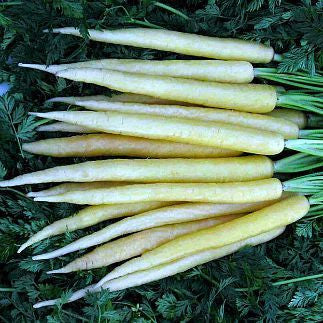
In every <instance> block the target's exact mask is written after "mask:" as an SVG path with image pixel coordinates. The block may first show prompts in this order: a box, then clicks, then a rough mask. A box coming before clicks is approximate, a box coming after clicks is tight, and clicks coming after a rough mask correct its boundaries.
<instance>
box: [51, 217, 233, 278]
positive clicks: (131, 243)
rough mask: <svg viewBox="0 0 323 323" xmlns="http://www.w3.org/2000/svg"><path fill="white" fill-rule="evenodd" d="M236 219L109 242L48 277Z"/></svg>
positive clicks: (103, 262)
mask: <svg viewBox="0 0 323 323" xmlns="http://www.w3.org/2000/svg"><path fill="white" fill-rule="evenodd" d="M234 218H236V217H235V216H222V217H216V218H210V219H204V220H198V221H191V222H185V223H177V224H170V225H164V226H160V227H156V228H153V229H149V230H145V231H140V232H137V233H134V234H131V235H129V236H127V237H124V238H120V239H118V240H114V241H111V242H108V243H106V244H104V245H102V246H100V247H97V248H96V249H94V250H93V251H91V252H89V253H87V254H85V255H84V256H82V257H80V258H77V259H75V260H73V261H72V262H70V263H69V264H67V265H66V266H64V267H63V268H60V269H58V270H53V271H50V272H48V274H58V273H59V274H62V273H70V272H73V271H78V270H88V269H93V268H100V267H105V266H108V265H111V264H113V263H116V262H120V261H122V260H125V259H129V258H132V257H135V256H138V255H141V254H142V253H144V252H146V251H148V250H152V249H154V248H156V247H158V246H160V245H161V244H163V243H165V242H167V241H170V240H172V239H174V238H176V237H179V236H181V235H184V234H186V233H190V232H194V231H197V230H201V229H204V228H208V227H211V226H213V225H216V224H220V223H224V222H225V221H230V220H232V219H234Z"/></svg>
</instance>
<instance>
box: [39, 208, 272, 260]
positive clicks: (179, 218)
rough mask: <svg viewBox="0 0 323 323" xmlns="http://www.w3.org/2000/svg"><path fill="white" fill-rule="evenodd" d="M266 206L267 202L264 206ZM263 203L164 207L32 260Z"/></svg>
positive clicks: (117, 223)
mask: <svg viewBox="0 0 323 323" xmlns="http://www.w3.org/2000/svg"><path fill="white" fill-rule="evenodd" d="M267 203H268V202H267ZM267 203H259V204H254V203H249V204H239V205H236V204H208V203H184V204H180V205H173V206H167V207H163V208H159V209H155V210H151V211H147V212H144V213H141V214H138V215H135V216H132V217H128V218H126V219H123V220H121V221H119V222H115V223H113V224H111V225H109V226H107V227H105V228H103V229H101V230H99V231H97V232H94V233H92V234H90V235H88V236H85V237H82V238H80V239H78V240H76V241H73V242H72V243H70V244H68V245H66V246H64V247H62V248H59V249H57V250H55V251H52V252H49V253H45V254H42V255H37V256H34V257H33V259H34V260H40V259H51V258H55V257H60V256H62V255H65V254H67V253H71V252H74V251H77V250H81V249H84V248H89V247H92V246H95V245H98V244H101V243H104V242H107V241H109V240H111V239H114V238H116V237H119V236H121V235H124V234H128V233H132V232H137V231H141V230H145V229H149V228H154V227H158V226H162V225H166V224H173V223H183V222H189V221H196V220H202V219H207V218H213V217H218V216H223V215H230V216H232V215H236V214H241V213H245V212H249V210H255V209H259V207H262V206H263V205H268V204H271V202H269V203H268V204H267Z"/></svg>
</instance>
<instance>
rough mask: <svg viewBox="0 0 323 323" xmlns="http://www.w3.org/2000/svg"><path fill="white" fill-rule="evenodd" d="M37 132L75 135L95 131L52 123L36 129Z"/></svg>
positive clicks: (70, 124) (69, 124)
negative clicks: (71, 133)
mask: <svg viewBox="0 0 323 323" xmlns="http://www.w3.org/2000/svg"><path fill="white" fill-rule="evenodd" d="M36 130H37V131H51V132H57V131H59V132H76V133H95V132H98V131H96V130H93V129H90V128H87V127H82V126H78V125H75V124H72V123H65V122H54V123H50V124H45V125H42V126H39V127H37V128H36Z"/></svg>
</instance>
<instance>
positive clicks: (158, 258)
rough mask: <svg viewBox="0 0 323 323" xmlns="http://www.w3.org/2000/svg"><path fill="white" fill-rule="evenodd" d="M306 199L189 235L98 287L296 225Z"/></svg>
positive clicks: (134, 262) (146, 255) (115, 272)
mask: <svg viewBox="0 0 323 323" xmlns="http://www.w3.org/2000/svg"><path fill="white" fill-rule="evenodd" d="M309 207H310V205H309V202H308V200H307V199H306V197H304V196H294V197H290V198H287V199H284V200H282V201H279V202H277V203H275V204H273V205H270V206H267V207H265V208H263V209H261V210H259V211H256V212H253V213H250V214H248V215H246V216H243V217H241V218H238V219H235V220H232V221H230V222H227V223H224V224H220V225H218V226H215V227H214V228H208V229H203V230H200V231H197V232H194V233H189V234H186V235H184V236H181V237H178V238H176V239H174V240H172V241H170V242H167V243H165V244H163V245H161V246H159V247H157V248H155V249H153V250H152V251H148V252H146V253H144V254H143V255H142V256H141V257H137V258H134V259H132V260H129V261H127V262H126V263H124V264H122V265H121V266H119V267H117V268H116V269H115V270H113V271H112V272H111V273H109V274H108V275H106V276H105V277H104V278H103V279H102V280H101V281H100V283H99V284H98V285H103V284H104V283H105V282H106V281H108V280H112V279H114V278H117V277H121V276H124V275H127V274H129V273H133V272H137V271H141V270H146V269H149V268H152V267H155V266H159V265H162V264H165V263H168V262H171V261H175V260H177V259H180V258H184V257H187V256H190V255H192V254H195V253H198V252H201V251H203V250H208V249H211V248H221V247H224V246H226V245H230V244H232V243H237V242H239V241H242V240H244V239H248V238H251V237H254V236H257V235H259V234H263V233H265V232H267V231H271V230H274V229H278V228H280V227H282V226H286V225H288V224H290V223H293V222H295V221H297V220H299V219H300V218H302V217H303V216H305V215H306V213H307V212H308V210H309Z"/></svg>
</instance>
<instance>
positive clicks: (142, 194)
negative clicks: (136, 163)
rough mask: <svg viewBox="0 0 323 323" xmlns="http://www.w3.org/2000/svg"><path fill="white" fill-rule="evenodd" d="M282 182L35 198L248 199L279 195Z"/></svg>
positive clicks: (142, 187) (139, 187) (161, 186)
mask: <svg viewBox="0 0 323 323" xmlns="http://www.w3.org/2000/svg"><path fill="white" fill-rule="evenodd" d="M281 194H282V183H281V182H280V180H278V179H276V178H270V179H263V180H257V181H250V182H235V183H221V184H219V183H158V184H135V185H126V186H122V187H116V188H110V189H96V190H88V191H83V192H67V193H64V194H59V195H52V196H45V197H36V198H35V201H47V202H68V203H75V204H91V205H98V204H115V203H133V202H145V201H187V202H212V203H233V204H236V203H251V202H258V201H268V200H273V199H276V198H280V196H281Z"/></svg>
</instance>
